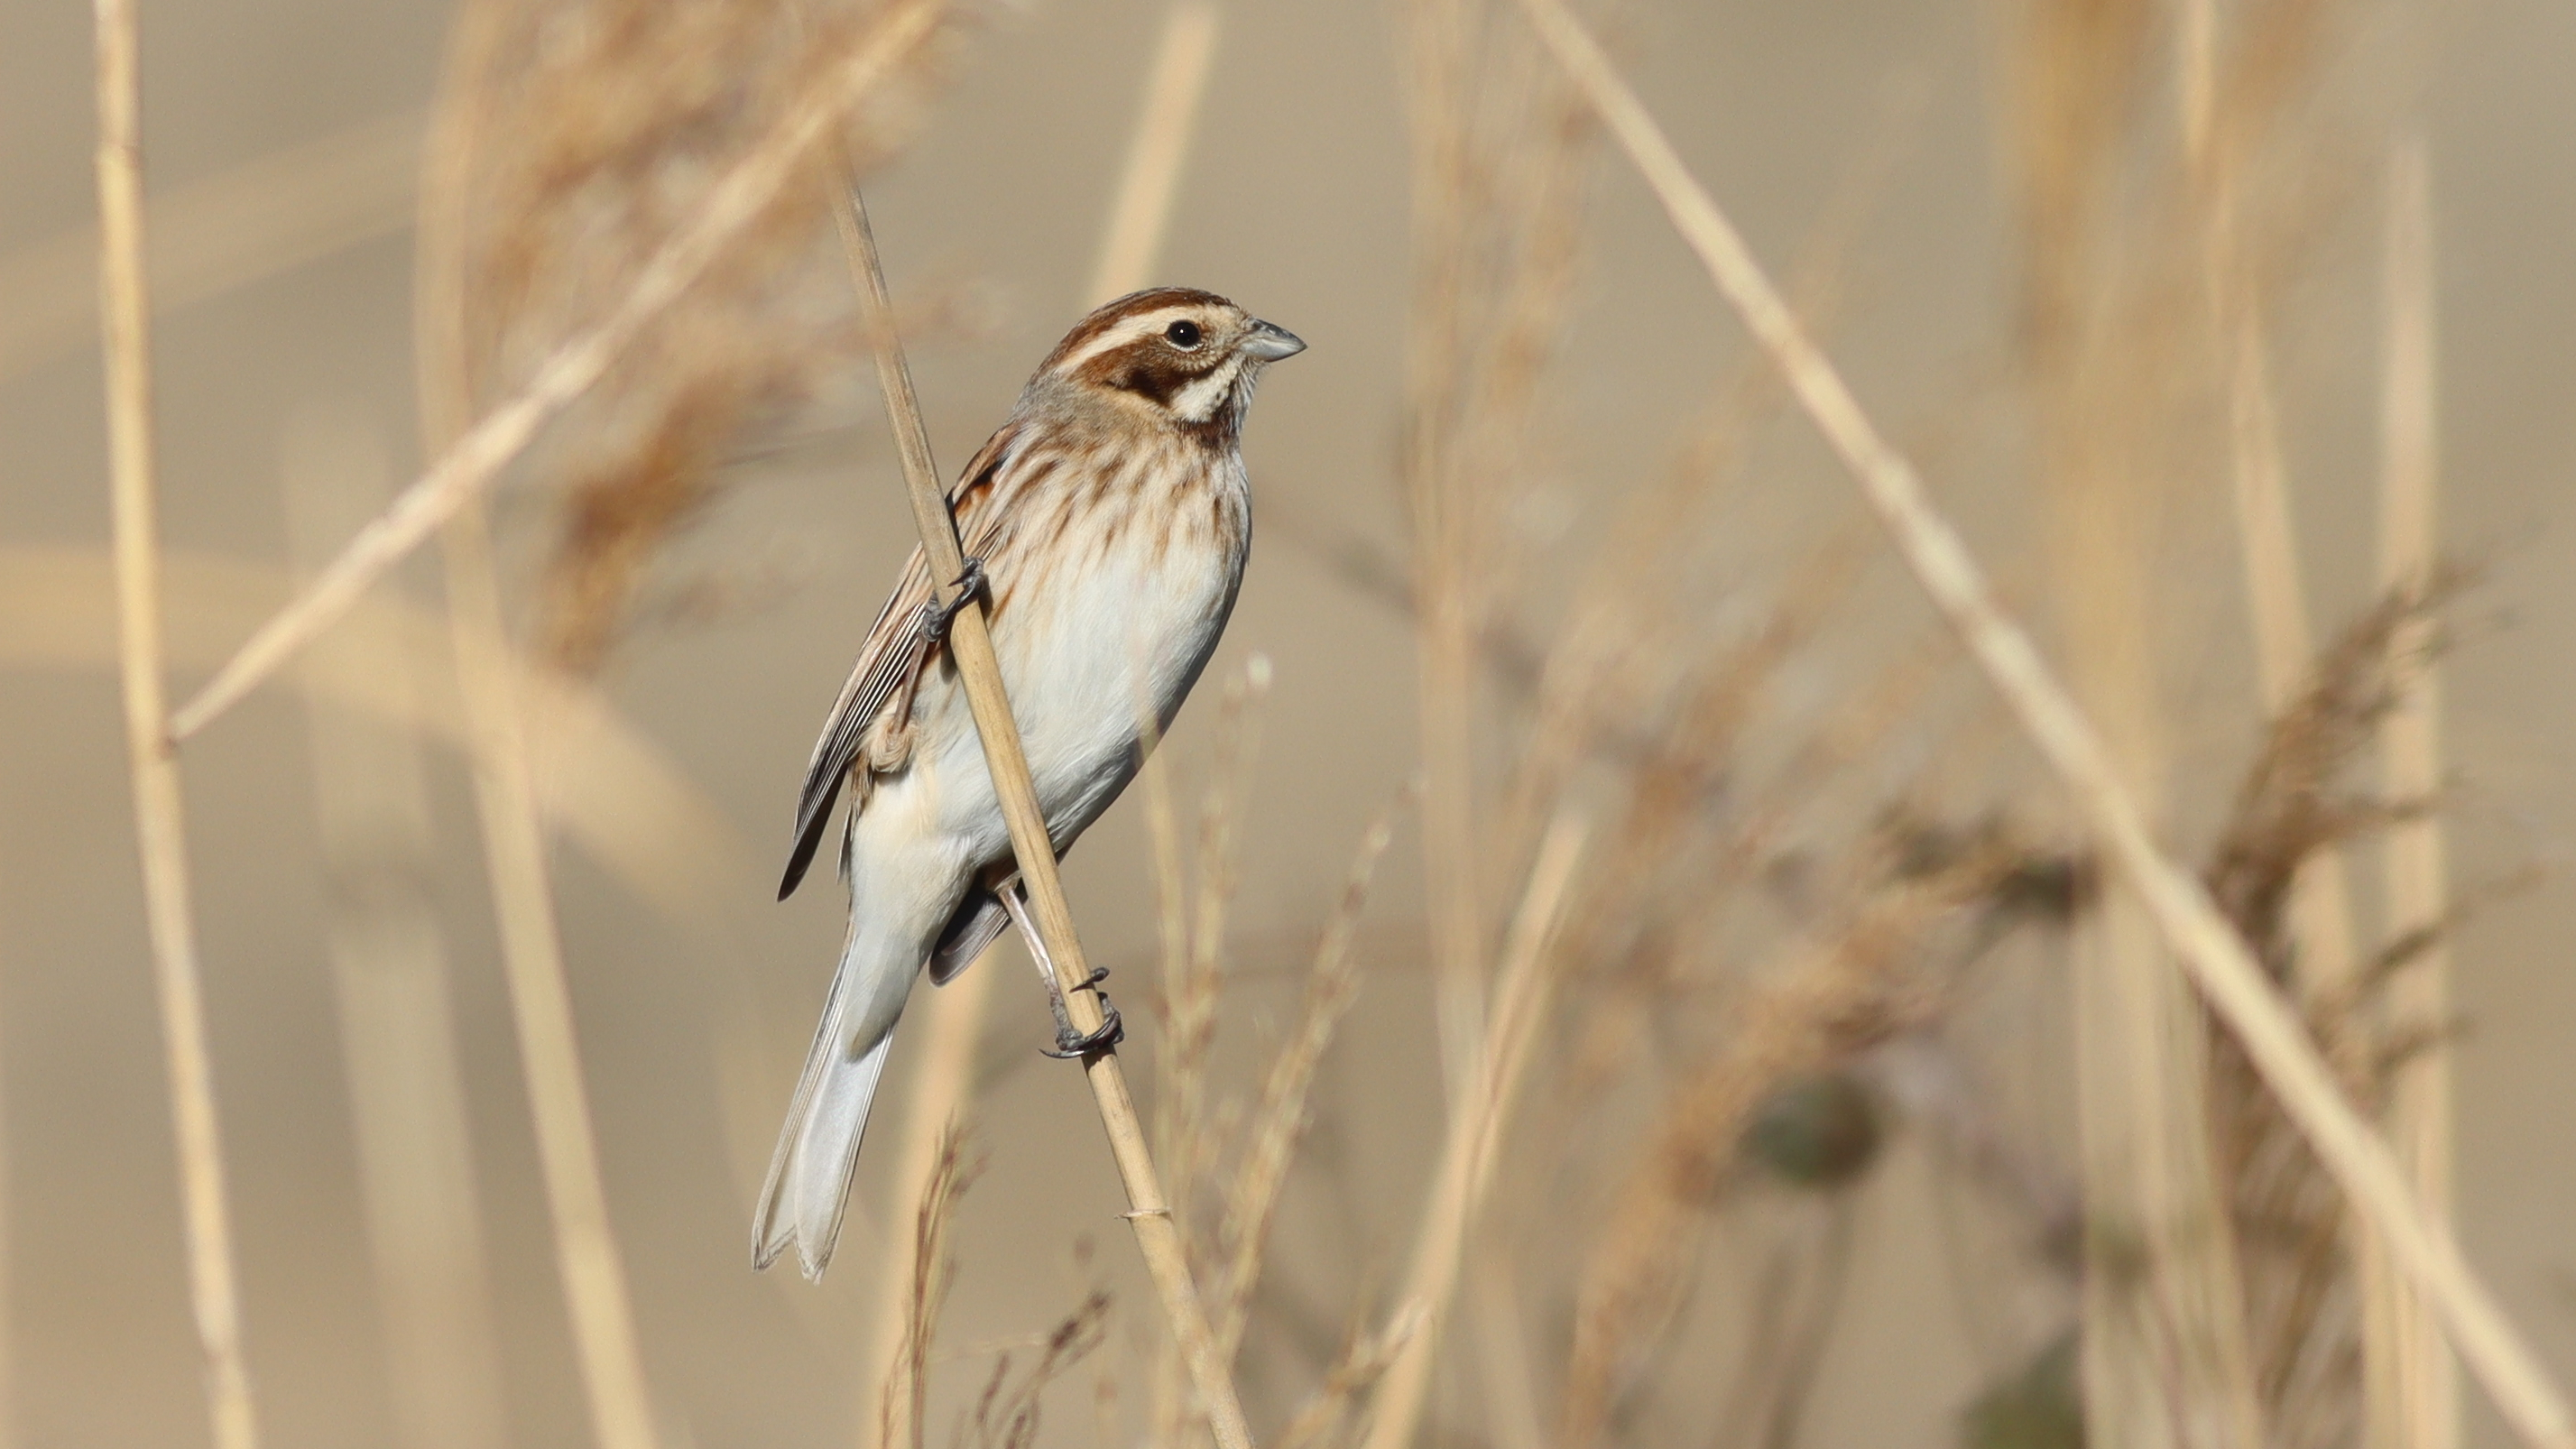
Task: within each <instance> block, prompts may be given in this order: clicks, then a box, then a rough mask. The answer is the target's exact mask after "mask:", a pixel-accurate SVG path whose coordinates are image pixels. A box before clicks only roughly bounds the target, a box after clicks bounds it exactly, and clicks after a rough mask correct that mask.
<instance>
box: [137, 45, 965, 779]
mask: <svg viewBox="0 0 2576 1449" xmlns="http://www.w3.org/2000/svg"><path fill="white" fill-rule="evenodd" d="M944 11H945V6H944V4H942V3H941V0H898V3H894V4H890V5H888V6H887V7H886V8H885V9H884V10H883V11H882V12H881V13H880V14H879V15H878V16H877V17H876V19H875V21H874V23H873V24H872V25H871V26H870V27H869V28H868V30H867V32H866V34H865V35H864V36H863V37H862V39H861V40H860V42H859V43H857V44H855V45H853V46H852V47H851V49H850V51H849V54H848V55H847V57H846V58H845V59H843V60H841V61H840V62H839V63H837V64H835V65H833V66H831V67H829V68H827V69H825V70H823V71H822V72H820V73H818V74H817V75H816V76H815V77H814V78H813V79H812V80H811V81H810V82H809V83H808V84H807V85H806V86H805V88H804V89H803V91H802V93H801V94H800V95H799V97H798V99H797V103H796V104H794V105H791V106H789V107H788V108H786V110H785V111H784V112H783V113H782V115H781V116H780V119H779V120H778V122H777V124H776V125H774V126H772V127H771V128H770V130H769V131H768V132H767V133H766V134H765V135H763V136H762V137H761V139H760V141H759V142H758V144H757V145H755V146H753V147H752V148H751V149H750V150H749V152H748V153H747V154H745V155H744V157H743V159H742V160H741V161H740V162H738V163H736V164H735V166H734V167H733V169H732V170H731V171H729V172H728V173H727V174H726V176H725V178H724V180H723V181H722V182H721V183H719V184H718V185H717V186H716V187H715V188H713V190H712V191H710V193H709V194H708V197H707V200H706V203H705V205H704V207H703V209H702V210H700V211H699V212H698V214H697V217H696V219H695V220H694V221H693V222H692V223H691V224H690V226H689V227H688V228H687V229H686V230H684V231H682V232H681V233H680V234H678V235H677V236H675V237H673V238H672V239H671V241H670V242H669V244H667V245H666V246H664V247H663V248H662V249H661V250H660V251H658V252H656V253H655V254H654V256H653V259H652V260H651V262H649V263H648V264H647V265H645V267H644V268H643V269H642V270H641V271H640V272H639V273H638V274H637V275H636V277H635V281H634V284H633V286H632V288H631V289H630V290H629V291H628V292H627V293H626V294H625V297H624V299H623V300H622V301H621V302H620V303H619V304H618V306H617V308H616V310H615V311H614V312H612V313H610V314H609V315H608V316H607V317H606V318H604V319H603V320H602V321H600V322H599V323H598V324H597V325H596V326H593V327H591V328H588V329H586V330H585V331H583V332H581V333H580V334H579V335H577V336H575V337H573V338H572V339H571V340H569V341H567V342H565V343H564V344H563V345H562V346H561V347H560V348H558V349H556V350H555V352H554V353H553V354H552V356H551V357H550V358H549V359H548V360H547V361H546V362H545V363H544V364H543V365H542V366H540V367H538V368H537V369H535V370H534V371H533V372H532V373H531V375H530V377H529V381H528V383H527V385H526V386H525V387H523V388H522V389H520V390H519V391H518V392H517V393H516V394H515V395H513V396H512V397H511V398H509V399H508V400H507V401H505V402H502V403H501V404H499V405H498V406H496V407H494V408H493V409H492V410H491V411H489V412H487V413H485V414H484V415H483V417H482V418H481V420H480V421H478V422H477V423H476V424H475V425H474V426H473V428H472V429H470V430H469V431H467V432H466V433H465V434H464V435H463V436H462V437H460V438H458V439H457V440H456V442H455V444H454V445H453V446H451V447H449V448H448V449H447V450H446V451H445V452H444V453H442V454H441V455H440V457H439V460H438V461H437V462H436V463H433V464H432V465H431V466H430V467H429V469H428V471H427V472H425V473H423V474H422V475H421V477H420V479H419V480H418V481H416V482H414V483H413V484H412V485H411V486H410V487H409V488H407V489H405V490H404V491H403V493H402V495H401V496H400V497H399V498H397V499H396V500H395V501H394V506H393V507H392V508H390V509H388V510H386V511H385V512H384V513H383V514H382V515H381V516H379V517H378V518H377V519H376V520H375V521H374V522H373V523H370V524H368V525H367V526H366V527H365V528H364V529H361V530H360V531H359V532H358V535H357V537H355V538H353V539H351V540H350V542H349V545H348V547H347V548H346V549H344V550H343V551H342V552H341V553H340V555H339V557H337V558H335V559H333V560H332V562H331V564H330V566H329V567H327V568H325V569H324V570H323V571H322V572H321V574H320V575H319V576H317V577H316V578H315V579H314V581H313V582H312V584H311V585H310V586H308V587H307V588H306V589H305V590H304V591H303V592H302V593H301V594H299V595H298V597H297V598H296V600H295V601H294V602H293V603H291V604H289V605H288V606H287V607H286V608H285V609H283V610H281V611H280V612H279V613H278V614H277V615H276V616H275V617H273V618H271V619H270V620H269V621H268V622H267V623H265V624H263V625H262V626H261V627H260V629H259V630H258V632H256V633H255V634H253V635H252V636H251V638H250V640H249V641H248V642H247V643H245V644H244V645H243V646H242V648H241V650H240V652H239V653H237V654H236V655H234V656H233V658H232V659H231V660H230V661H229V662H227V663H226V664H225V666H224V667H223V668H222V669H220V670H218V671H216V674H215V677H214V678H213V679H212V680H209V681H208V682H207V684H206V686H205V688H203V689H201V690H200V691H198V693H197V696H196V697H195V698H194V699H192V700H190V701H189V702H188V703H187V704H186V705H185V706H183V707H182V708H181V709H180V711H179V713H178V714H177V715H175V716H174V717H173V719H172V722H171V733H172V734H173V735H174V736H175V737H176V738H179V739H186V738H187V737H188V736H190V735H192V734H194V733H196V732H197V731H198V730H200V729H203V728H204V727H205V726H206V725H207V724H208V723H210V722H211V721H213V720H214V719H215V718H216V717H217V716H219V715H221V714H222V713H223V712H224V711H225V710H227V709H229V708H231V707H232V706H233V705H234V704H236V703H238V702H239V701H240V700H241V699H242V697H243V696H245V695H247V694H248V693H249V692H250V691H251V690H253V689H255V688H257V687H258V686H259V684H260V683H261V682H262V681H263V680H265V679H267V678H268V676H270V675H271V674H273V673H275V672H276V671H277V669H278V667H279V666H280V665H282V664H283V663H285V661H286V660H287V659H288V658H289V657H290V656H292V655H293V654H294V653H295V652H296V651H298V650H300V649H302V648H303V647H304V646H305V645H307V644H309V643H311V642H312V641H313V639H314V637H315V636H316V635H318V634H319V633H321V631H322V630H324V629H325V628H328V627H329V626H330V625H331V623H332V622H333V621H334V620H336V619H338V618H339V617H340V616H341V615H342V614H344V613H346V612H348V609H349V606H350V605H351V604H353V603H355V602H356V600H357V598H358V596H359V595H360V594H362V593H364V592H365V591H366V589H367V587H368V586H369V585H371V584H373V583H374V582H375V581H376V580H377V579H378V578H380V577H382V576H383V574H384V572H385V571H386V570H387V569H389V568H391V567H392V566H393V565H394V564H395V563H397V562H399V561H400V560H401V559H402V558H403V557H404V556H405V555H407V554H409V553H410V552H411V550H412V549H414V548H415V547H417V546H419V544H420V543H421V541H422V540H424V539H426V538H427V537H428V536H429V535H430V533H431V532H432V531H434V530H435V529H437V528H438V527H439V525H441V524H442V523H444V522H445V521H447V520H448V519H449V518H452V517H454V516H455V515H456V514H457V512H458V510H459V509H461V508H462V507H463V506H464V505H465V504H466V503H468V502H470V501H472V500H473V499H475V498H477V497H479V496H481V494H482V493H483V491H484V490H485V489H487V488H488V487H490V486H491V484H492V482H493V480H494V479H495V478H496V477H497V476H499V474H500V472H501V470H502V469H503V468H505V467H507V466H508V465H509V463H510V462H511V460H512V459H514V458H516V457H518V455H519V453H520V452H521V451H522V450H523V449H525V448H526V447H527V445H528V443H529V441H530V440H531V439H533V438H534V437H535V436H536V434H537V430H538V429H539V428H541V427H543V426H544V425H545V424H546V423H547V422H548V421H550V420H551V419H553V418H554V417H556V416H557V415H558V414H560V413H561V412H562V411H563V410H564V409H565V408H566V407H568V406H570V405H571V404H572V403H573V401H574V400H576V399H578V398H579V397H581V396H582V394H584V393H585V392H587V391H589V390H590V388H591V386H592V385H593V384H594V383H596V382H598V381H599V379H600V378H601V377H602V376H604V375H605V374H606V373H607V371H608V369H609V367H610V365H611V364H613V363H614V362H615V361H616V360H617V358H618V357H619V355H620V354H621V353H623V352H624V351H625V349H626V348H627V346H628V345H629V344H631V343H632V342H634V340H635V339H636V338H637V337H638V336H639V335H641V334H642V333H643V331H644V330H645V329H646V328H647V327H648V326H650V325H651V324H652V322H653V321H654V319H656V318H657V317H658V316H660V315H661V313H662V312H663V311H664V310H665V309H667V308H668V307H669V306H670V305H671V303H672V302H673V301H675V300H677V299H678V297H679V296H680V294H681V293H682V292H684V291H686V290H687V288H688V286H689V284H690V283H691V282H693V281H695V280H696V279H697V278H698V277H699V276H700V275H702V274H703V273H704V272H705V271H706V270H707V268H708V267H709V266H710V265H711V264H713V263H714V261H715V260H716V259H717V257H718V256H720V255H722V253H723V252H724V249H725V248H726V247H727V246H728V245H730V244H731V243H732V242H733V241H734V239H735V238H736V237H737V236H739V235H740V234H741V233H742V231H743V230H744V228H746V227H748V226H749V225H750V224H751V223H752V222H754V221H755V220H757V219H758V218H759V217H760V216H761V215H763V214H764V213H766V211H767V210H768V208H769V205H770V203H771V202H772V201H774V200H775V199H776V198H777V197H778V195H779V194H780V192H781V191H782V190H783V189H784V188H785V187H786V186H787V185H788V184H789V183H790V182H791V181H794V180H795V179H796V178H798V177H799V176H801V175H803V174H805V170H806V168H807V166H808V165H809V163H810V161H811V159H812V155H813V151H814V148H815V146H816V145H817V143H819V142H820V141H821V140H822V139H823V138H824V136H825V134H826V133H827V132H828V131H829V130H830V128H831V127H832V126H833V125H834V124H835V123H836V122H837V121H838V120H839V119H840V117H841V116H843V115H845V114H847V113H848V111H849V110H850V108H851V107H852V106H854V105H855V104H857V102H858V101H859V100H860V99H861V98H862V97H864V96H865V95H866V94H867V93H868V92H869V91H870V90H871V89H872V88H873V87H875V86H876V85H878V84H879V83H881V82H883V81H884V80H886V79H887V78H888V77H890V76H892V75H893V74H895V73H896V72H897V70H898V69H899V68H900V67H901V66H902V65H903V64H904V63H905V62H906V61H907V60H908V59H909V58H910V57H911V56H912V55H913V54H914V52H916V51H917V50H919V49H920V47H921V46H923V45H924V44H926V43H927V42H928V41H929V40H930V38H931V36H932V34H933V32H934V30H935V29H936V27H937V23H938V21H939V18H940V17H941V15H942V14H943V13H944Z"/></svg>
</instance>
